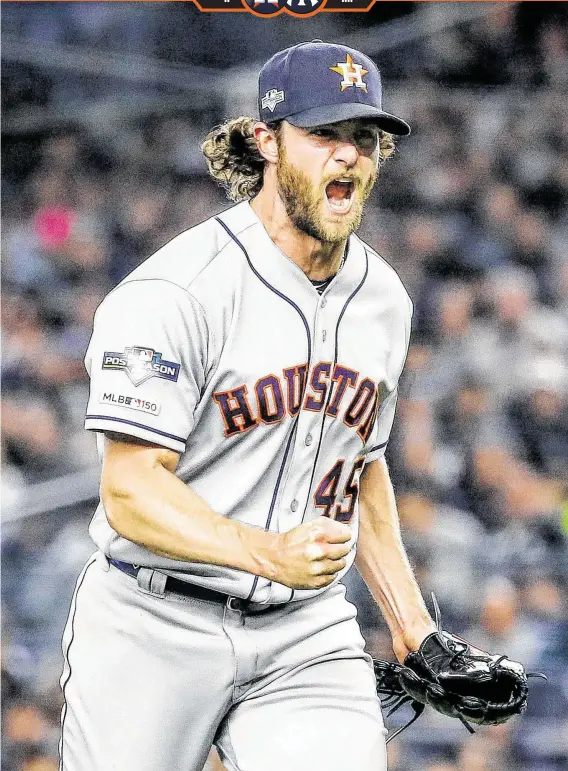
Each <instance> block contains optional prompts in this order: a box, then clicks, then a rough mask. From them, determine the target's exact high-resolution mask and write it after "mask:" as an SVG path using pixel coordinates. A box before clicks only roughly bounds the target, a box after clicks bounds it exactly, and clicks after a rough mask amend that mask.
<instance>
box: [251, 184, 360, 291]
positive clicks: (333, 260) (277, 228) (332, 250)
mask: <svg viewBox="0 0 568 771" xmlns="http://www.w3.org/2000/svg"><path fill="white" fill-rule="evenodd" d="M251 207H252V209H253V211H254V212H255V214H256V215H257V217H258V218H259V219H260V221H261V222H262V224H263V225H264V227H265V229H266V232H267V233H268V235H269V236H270V238H271V239H272V241H274V243H275V244H276V246H277V247H278V248H279V249H280V251H282V252H284V254H285V255H286V256H287V257H289V258H290V259H291V260H292V262H295V263H296V265H297V266H298V267H299V268H300V269H301V270H303V271H304V273H305V274H306V276H307V277H308V278H309V279H311V280H313V281H321V280H323V279H326V278H328V277H329V276H333V275H335V274H336V273H337V271H338V270H339V266H340V265H341V260H342V259H343V255H344V253H345V246H346V244H347V240H346V239H345V240H343V241H339V242H337V243H329V242H325V241H319V240H318V239H317V238H314V237H313V236H309V235H307V233H303V232H302V231H301V230H298V228H297V227H296V226H295V225H294V223H293V222H292V221H291V219H290V217H289V216H288V214H287V212H286V209H285V207H284V204H283V202H282V200H281V198H280V196H279V195H278V194H276V195H274V193H272V194H269V192H268V191H267V190H266V189H265V188H263V189H262V190H261V191H260V193H259V194H258V195H257V196H256V198H255V199H254V200H253V201H251Z"/></svg>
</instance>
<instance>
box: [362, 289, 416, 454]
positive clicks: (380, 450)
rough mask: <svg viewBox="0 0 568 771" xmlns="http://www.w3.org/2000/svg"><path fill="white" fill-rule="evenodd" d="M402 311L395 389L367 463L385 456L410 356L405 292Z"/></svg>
mask: <svg viewBox="0 0 568 771" xmlns="http://www.w3.org/2000/svg"><path fill="white" fill-rule="evenodd" d="M400 311H401V317H402V318H401V324H402V326H401V334H400V335H397V336H396V345H395V350H394V355H393V370H394V372H393V381H394V387H392V389H391V390H389V392H388V393H387V395H386V397H385V398H384V399H383V401H382V403H381V406H380V407H379V412H378V414H377V423H376V436H375V440H374V442H373V445H372V446H371V449H370V450H369V451H368V453H367V455H366V456H365V460H366V462H367V463H370V462H371V461H374V460H378V459H379V458H382V457H383V455H384V454H385V450H386V448H387V444H388V441H389V436H390V432H391V429H392V424H393V422H394V415H395V412H396V402H397V399H398V383H399V379H400V376H401V374H402V370H403V367H404V364H405V362H406V356H407V354H408V346H409V344H410V328H411V323H412V311H413V306H412V300H411V299H410V297H409V296H408V294H407V293H406V291H405V292H404V295H403V301H402V302H401V303H400Z"/></svg>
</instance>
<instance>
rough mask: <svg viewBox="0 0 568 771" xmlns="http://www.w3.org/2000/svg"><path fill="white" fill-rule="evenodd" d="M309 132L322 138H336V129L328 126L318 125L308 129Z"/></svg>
mask: <svg viewBox="0 0 568 771" xmlns="http://www.w3.org/2000/svg"><path fill="white" fill-rule="evenodd" d="M310 134H311V135H312V136H315V137H321V138H322V139H336V138H337V131H336V130H335V129H332V128H330V127H329V126H318V127H317V128H314V129H312V130H311V131H310Z"/></svg>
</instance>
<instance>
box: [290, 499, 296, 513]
mask: <svg viewBox="0 0 568 771" xmlns="http://www.w3.org/2000/svg"><path fill="white" fill-rule="evenodd" d="M290 508H291V509H292V511H298V501H297V500H296V499H295V498H294V500H293V501H292V503H291V504H290Z"/></svg>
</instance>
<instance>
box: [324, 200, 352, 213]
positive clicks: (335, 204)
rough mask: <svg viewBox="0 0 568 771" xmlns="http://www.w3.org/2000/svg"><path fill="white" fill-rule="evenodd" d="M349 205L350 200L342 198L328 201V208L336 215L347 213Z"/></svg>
mask: <svg viewBox="0 0 568 771" xmlns="http://www.w3.org/2000/svg"><path fill="white" fill-rule="evenodd" d="M351 203H352V199H351V198H342V199H341V200H330V199H328V205H329V208H330V209H331V210H332V211H334V212H337V213H338V214H344V213H345V212H348V211H349V209H350V208H351Z"/></svg>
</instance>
